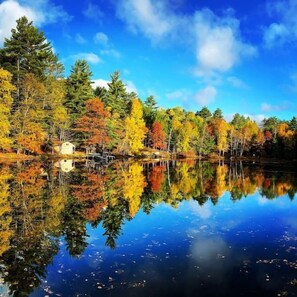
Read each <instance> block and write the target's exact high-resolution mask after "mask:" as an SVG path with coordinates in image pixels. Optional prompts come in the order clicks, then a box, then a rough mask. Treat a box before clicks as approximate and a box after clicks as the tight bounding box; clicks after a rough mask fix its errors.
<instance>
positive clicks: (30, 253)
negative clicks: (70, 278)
mask: <svg viewBox="0 0 297 297" xmlns="http://www.w3.org/2000/svg"><path fill="white" fill-rule="evenodd" d="M57 252H58V240H57V239H56V240H53V239H52V238H50V237H49V236H47V235H44V234H39V236H38V237H37V235H36V236H27V237H15V238H14V239H13V240H12V241H11V248H10V249H9V250H8V251H7V252H6V253H5V254H4V255H3V257H2V259H1V262H2V265H3V267H4V268H3V275H4V281H5V282H6V283H7V284H9V290H10V294H12V293H13V296H28V295H29V294H30V293H31V292H32V291H33V290H34V288H36V287H38V286H39V285H40V284H41V279H42V278H44V277H45V276H46V267H47V265H48V264H49V263H51V262H52V260H53V257H54V255H55V254H56V253H57Z"/></svg>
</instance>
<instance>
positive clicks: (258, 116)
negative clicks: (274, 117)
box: [243, 113, 267, 124]
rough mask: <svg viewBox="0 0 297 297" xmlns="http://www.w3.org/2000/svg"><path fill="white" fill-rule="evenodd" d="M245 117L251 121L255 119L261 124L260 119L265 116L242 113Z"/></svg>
mask: <svg viewBox="0 0 297 297" xmlns="http://www.w3.org/2000/svg"><path fill="white" fill-rule="evenodd" d="M243 116H244V117H246V118H250V119H251V120H252V121H255V122H256V123H258V124H261V123H262V121H263V120H264V119H265V118H267V116H265V115H264V114H247V113H246V114H244V115H243Z"/></svg>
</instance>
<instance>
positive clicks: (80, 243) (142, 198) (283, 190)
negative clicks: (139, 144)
mask: <svg viewBox="0 0 297 297" xmlns="http://www.w3.org/2000/svg"><path fill="white" fill-rule="evenodd" d="M296 191H297V180H296V172H294V170H291V171H286V170H284V168H283V167H278V168H276V169H275V168H272V167H270V166H267V165H266V166H264V165H262V166H260V165H257V166H256V165H254V166H253V167H250V166H244V165H243V164H242V163H232V164H224V163H221V164H211V163H208V162H201V163H196V162H194V161H184V162H175V163H174V164H171V163H169V162H160V163H152V164H141V163H137V162H134V163H131V162H118V163H114V164H113V165H112V166H109V167H106V166H96V167H95V166H85V164H83V163H81V164H80V163H77V164H76V168H75V166H74V162H73V161H72V160H61V161H59V162H58V163H48V164H43V163H41V162H32V163H27V164H13V165H11V164H10V165H6V164H1V166H0V269H1V275H2V282H3V284H6V286H8V287H9V292H10V294H14V296H27V295H29V294H30V293H32V292H33V291H34V289H35V288H38V287H39V286H40V285H41V283H42V281H43V280H44V279H45V278H46V274H47V267H48V265H49V264H50V263H53V259H54V257H55V256H56V255H57V254H58V253H59V251H60V250H61V247H60V245H61V244H62V241H63V242H65V249H66V251H67V252H68V254H69V255H71V256H72V257H74V258H77V259H79V257H80V256H81V255H82V254H83V253H84V251H85V250H86V248H88V246H89V237H88V232H87V224H88V223H89V224H90V225H91V226H92V227H93V228H97V227H98V226H101V227H102V228H103V237H104V238H105V244H106V245H107V246H108V247H110V248H112V249H114V248H115V247H116V245H117V240H118V239H119V237H120V235H121V234H122V233H123V226H124V224H125V222H127V221H130V220H133V219H134V218H135V217H136V214H137V213H138V212H139V211H140V209H142V210H143V211H144V213H146V214H150V213H151V212H152V211H153V209H154V208H155V209H156V208H157V207H158V205H160V204H165V205H167V206H169V207H170V208H173V209H177V208H179V205H181V204H182V203H183V202H184V201H191V203H195V204H197V203H198V204H199V205H200V206H203V207H199V208H197V207H196V208H195V211H196V213H197V215H198V216H199V217H200V219H202V220H207V219H210V218H211V216H212V210H211V209H210V205H209V204H208V202H209V201H211V204H212V205H216V204H218V202H219V200H220V199H221V198H222V197H223V196H224V194H225V193H227V192H229V193H230V198H231V200H232V201H237V200H241V199H242V198H243V197H247V196H248V195H253V194H255V193H257V192H259V194H260V198H261V197H262V199H265V200H266V201H267V199H269V200H271V199H274V198H278V197H282V196H285V195H288V197H289V198H290V199H291V200H293V199H294V196H295V194H296ZM229 207H230V206H229ZM231 207H232V206H231ZM226 209H227V208H226ZM164 217H165V218H166V215H165V214H164ZM186 218H187V216H186V217H185V218H183V220H186ZM288 220H289V218H288ZM164 224H165V225H166V222H164ZM224 224H225V225H224V227H222V229H221V232H225V231H226V230H230V228H231V227H230V226H231V225H232V224H233V226H232V228H236V224H238V222H237V223H235V222H234V221H231V220H230V221H229V223H228V222H227V221H225V223H224ZM228 224H229V225H228ZM234 224H235V225H234ZM295 225H296V224H295ZM171 227H174V226H170V227H169V228H171ZM162 228H163V227H162ZM164 228H165V227H164ZM176 228H178V227H176ZM207 228H209V226H207V225H205V226H201V229H199V230H200V231H201V232H202V233H203V232H204V230H205V229H207ZM256 229H257V227H255V230H256ZM200 231H199V232H200ZM155 232H156V234H157V232H160V234H162V232H165V231H162V230H155ZM176 232H177V234H176V236H177V238H178V236H179V235H178V230H177V231H176ZM180 232H181V233H182V231H180ZM252 232H253V231H252ZM195 234H196V233H195V232H194V234H189V236H190V238H191V236H192V237H193V242H191V245H190V257H191V258H192V259H193V261H194V262H195V267H196V268H197V267H200V269H202V270H205V271H207V273H208V274H206V275H204V276H203V278H206V279H207V278H208V276H207V275H211V276H212V277H216V279H217V280H218V279H220V278H221V277H222V278H223V276H224V271H225V270H226V269H227V270H228V269H230V266H228V265H231V264H230V263H229V264H228V265H227V264H226V263H225V264H223V262H219V263H218V262H217V261H212V260H213V259H220V261H223V259H225V258H226V257H229V256H230V253H231V251H230V247H229V246H228V245H227V243H226V241H225V240H224V239H223V237H222V236H221V235H220V234H212V233H207V236H204V237H199V239H197V240H195V236H196V235H195ZM98 236H101V235H100V234H98ZM156 236H157V235H156ZM160 236H161V237H162V236H163V235H160ZM61 239H62V241H61ZM290 240H291V239H290ZM156 242H158V241H156V240H155V241H152V244H151V246H149V247H148V248H149V250H148V255H150V257H149V258H150V262H149V264H148V263H146V265H148V267H150V269H151V271H154V273H155V276H156V275H157V274H159V272H158V271H159V270H161V271H162V269H164V268H161V267H159V266H158V265H159V264H158V265H157V264H156V263H155V264H154V267H152V266H151V265H152V264H151V262H154V259H155V258H154V257H157V256H156V254H154V253H152V252H151V250H150V249H152V247H153V246H155V245H157V244H156ZM158 247H159V248H160V245H159V246H158ZM291 251H292V248H291ZM237 257H238V254H237ZM165 259H166V258H165ZM99 260H100V259H99ZM164 261H165V260H164ZM96 263H97V262H96ZM210 263H212V265H210ZM156 265H157V266H156ZM247 265H248V264H247ZM155 266H156V267H155ZM196 268H195V269H196ZM121 269H122V268H121V267H117V270H116V271H118V272H119V271H122V270H123V269H122V270H121ZM191 269H192V268H191ZM147 270H148V268H146V271H147ZM119 274H121V273H119ZM160 278H161V276H160ZM175 278H176V277H175ZM24 280H26V281H24ZM204 281H205V280H204ZM141 284H142V285H143V283H141ZM222 296H223V295H222Z"/></svg>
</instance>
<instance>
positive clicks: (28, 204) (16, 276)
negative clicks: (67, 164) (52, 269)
mask: <svg viewBox="0 0 297 297" xmlns="http://www.w3.org/2000/svg"><path fill="white" fill-rule="evenodd" d="M4 169H5V172H3V170H4ZM1 173H2V174H1V178H0V180H1V181H0V182H2V183H3V182H4V180H5V179H6V180H7V179H9V183H7V184H6V185H3V187H1V188H2V190H1V194H0V196H1V205H0V206H1V212H4V213H3V215H4V217H6V225H5V226H4V227H5V228H3V226H1V227H2V228H1V229H2V230H3V231H6V232H8V234H9V236H6V237H5V236H4V237H2V240H3V239H5V240H6V241H5V243H6V246H5V249H4V250H2V257H1V259H0V261H1V268H2V269H1V270H2V271H3V278H4V281H5V282H6V283H7V284H8V286H9V289H10V292H11V294H12V293H13V294H14V296H20V295H22V296H27V295H28V294H30V293H31V292H32V291H33V290H34V288H35V287H36V286H38V285H39V284H40V282H41V278H42V277H45V274H46V272H45V271H46V270H45V269H46V266H47V265H48V264H49V263H50V262H51V261H52V259H53V256H54V255H55V254H56V253H57V251H58V244H57V239H53V238H52V237H51V236H50V235H49V233H48V231H49V228H48V226H47V224H48V220H47V217H48V211H49V210H50V209H51V206H49V205H48V204H47V199H45V197H44V193H45V188H46V179H45V178H44V176H45V175H44V170H43V166H42V164H41V163H40V162H34V163H31V164H28V165H27V166H25V167H23V166H19V167H18V168H15V167H13V168H9V167H3V168H2V172H1ZM8 194H9V196H8ZM8 197H9V198H8ZM4 202H6V203H4ZM7 202H8V203H7ZM8 205H10V209H9V208H7V206H8ZM1 235H2V234H1ZM6 235H7V234H6ZM24 280H25V281H24Z"/></svg>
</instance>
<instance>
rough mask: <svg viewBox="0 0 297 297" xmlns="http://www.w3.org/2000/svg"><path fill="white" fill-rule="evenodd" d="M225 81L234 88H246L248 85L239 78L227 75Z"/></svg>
mask: <svg viewBox="0 0 297 297" xmlns="http://www.w3.org/2000/svg"><path fill="white" fill-rule="evenodd" d="M227 82H228V83H229V84H230V85H232V86H233V87H235V88H238V89H247V88H248V86H247V84H246V83H245V82H243V81H242V80H241V79H239V78H237V77H234V76H229V77H227Z"/></svg>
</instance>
